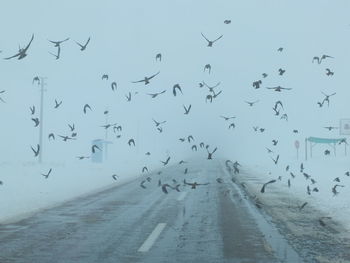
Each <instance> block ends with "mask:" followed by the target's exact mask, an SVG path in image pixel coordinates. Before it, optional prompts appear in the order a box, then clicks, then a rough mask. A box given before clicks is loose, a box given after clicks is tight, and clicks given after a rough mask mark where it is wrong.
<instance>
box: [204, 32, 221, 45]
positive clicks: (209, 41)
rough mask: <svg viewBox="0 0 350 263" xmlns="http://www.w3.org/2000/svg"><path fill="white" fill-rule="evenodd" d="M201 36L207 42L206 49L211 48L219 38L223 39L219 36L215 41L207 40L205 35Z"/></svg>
mask: <svg viewBox="0 0 350 263" xmlns="http://www.w3.org/2000/svg"><path fill="white" fill-rule="evenodd" d="M201 35H202V36H203V37H204V39H205V40H206V41H207V42H208V47H212V46H213V44H214V43H215V42H216V41H218V40H219V39H220V38H222V37H223V35H221V36H219V37H218V38H217V39H215V40H212V41H211V40H209V39H208V38H207V37H206V36H205V35H203V33H201Z"/></svg>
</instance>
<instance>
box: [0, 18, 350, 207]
mask: <svg viewBox="0 0 350 263" xmlns="http://www.w3.org/2000/svg"><path fill="white" fill-rule="evenodd" d="M230 23H231V21H230V20H225V21H224V24H225V25H229V24H230ZM200 35H201V36H202V38H203V40H204V41H205V43H206V45H207V47H208V48H215V47H216V45H218V41H224V40H225V39H224V36H223V35H219V36H217V37H216V38H214V39H213V40H210V39H209V38H208V37H207V36H206V35H205V34H203V33H202V32H201V33H200ZM69 40H70V38H65V39H63V40H60V41H53V40H48V41H49V42H50V43H51V44H53V47H54V48H55V49H56V50H55V53H53V52H49V54H51V55H52V56H53V57H54V58H55V59H56V60H59V59H60V58H61V51H62V46H63V44H64V43H65V42H67V41H69ZM90 40H91V38H90V37H88V39H87V40H86V41H85V42H84V43H83V44H82V43H79V42H77V41H75V42H76V44H77V46H78V47H79V48H80V50H81V51H85V50H86V49H87V48H88V45H89V43H90ZM33 41H34V34H33V35H32V37H31V39H30V41H29V43H28V44H27V45H26V46H25V47H24V48H21V47H19V50H18V51H17V53H15V54H14V55H11V56H8V57H5V58H4V59H5V60H10V59H15V58H17V59H18V60H22V59H24V58H26V57H27V55H28V52H29V50H30V47H31V45H32V43H33ZM276 51H277V52H279V53H281V52H283V51H284V48H283V47H279V48H278V49H277V50H276ZM329 59H334V57H332V56H329V55H325V54H323V55H321V56H314V57H313V58H312V61H311V62H312V63H315V64H317V65H321V64H323V63H326V61H327V60H329ZM155 61H156V63H164V60H163V57H162V54H161V53H158V54H156V55H155ZM325 70H326V72H325V74H326V75H327V76H329V77H332V76H333V75H334V72H333V71H332V70H331V69H330V68H326V69H325ZM203 72H204V73H205V74H212V67H211V65H210V64H206V65H204V68H203ZM277 72H278V76H281V77H283V76H284V75H285V74H288V72H287V70H286V69H284V68H279V69H278V70H277ZM159 74H161V73H160V71H157V72H155V73H154V74H152V75H150V76H144V77H142V78H135V79H136V80H131V81H130V82H131V83H133V84H135V85H138V84H143V85H150V84H151V82H152V81H154V80H155V79H156V78H157V76H158V75H159ZM268 76H269V74H267V73H262V78H261V79H258V80H255V81H253V82H252V87H253V88H254V89H255V90H257V89H261V88H263V80H264V79H266V78H267V77H268ZM101 80H102V81H108V80H109V75H108V74H103V75H102V77H101ZM40 81H41V80H40V78H39V77H38V76H36V77H34V78H33V81H32V83H33V84H38V85H40ZM198 85H199V88H205V89H206V90H207V91H208V92H207V94H206V95H205V102H206V103H213V101H214V100H215V99H217V98H218V96H219V95H220V94H222V93H223V92H224V91H223V90H217V89H218V87H219V86H220V85H221V82H217V83H216V84H214V85H209V84H207V83H206V82H204V81H200V82H199V84H198ZM110 87H111V89H112V91H117V88H118V87H117V83H116V82H115V81H113V82H111V83H110ZM264 88H265V89H267V90H271V91H274V92H279V93H280V92H289V91H292V88H289V87H282V86H280V85H276V86H272V87H264ZM166 92H167V90H166V89H164V90H162V91H160V92H156V93H146V95H148V96H150V97H151V98H152V99H154V98H156V97H158V96H161V95H163V94H165V93H166ZM135 94H137V93H135ZM135 94H132V93H131V92H129V93H128V94H126V95H125V98H126V100H127V101H131V100H132V96H133V95H135ZM172 94H173V96H174V97H176V96H181V95H183V94H184V92H183V90H182V87H181V85H180V84H175V85H173V87H172ZM4 95H5V90H2V91H0V102H2V103H6V100H5V99H4V98H3V96H4ZM322 95H323V96H324V97H323V99H321V100H320V101H318V102H317V105H318V106H319V107H323V106H324V105H325V104H327V107H329V106H330V98H331V97H332V96H335V95H336V93H335V92H333V93H331V94H326V93H324V92H322ZM259 101H260V100H254V101H245V103H247V105H248V106H249V107H254V106H255V105H256V104H257V103H259ZM271 104H272V110H273V114H274V116H278V117H279V118H280V119H281V120H284V121H288V114H287V112H285V108H284V105H283V102H282V101H281V100H278V101H275V102H273V103H271ZM61 105H62V100H58V99H55V101H54V108H55V109H58V108H59V107H61ZM182 106H183V109H184V113H183V114H184V115H190V114H191V109H192V104H189V105H184V104H183V105H182ZM315 106H316V103H315ZM90 111H93V107H91V106H90V105H89V104H84V105H83V106H82V114H88V112H90ZM104 114H108V111H105V112H104ZM30 115H31V120H32V121H33V125H34V127H39V126H40V122H41V120H40V119H39V118H38V117H36V116H35V115H36V107H35V105H33V106H31V107H30ZM218 117H219V118H222V119H223V120H224V121H225V122H228V126H227V127H228V129H235V128H236V124H235V122H234V120H235V118H236V116H225V115H221V116H218ZM152 120H153V122H154V125H155V127H156V130H157V131H158V132H159V133H162V132H163V125H164V124H166V123H167V120H156V119H154V118H153V119H152ZM68 128H69V130H68V131H69V134H65V135H61V134H54V133H50V134H48V140H55V139H56V137H57V136H58V137H60V138H61V139H62V140H63V141H64V142H67V141H69V140H77V138H78V133H77V131H76V129H75V125H74V123H72V124H68ZM101 128H104V129H106V130H109V129H111V130H112V131H113V133H114V134H115V136H116V138H120V136H121V134H120V133H121V132H122V130H123V128H122V126H121V125H118V124H117V123H109V124H106V125H102V126H101ZM324 128H326V129H328V130H329V131H331V130H333V129H338V128H339V127H333V126H328V127H324ZM253 129H254V131H255V132H260V133H263V132H265V130H266V128H264V127H258V126H253ZM293 132H294V133H298V130H297V129H294V130H293ZM179 141H180V143H188V144H189V146H190V147H189V149H191V150H192V151H199V150H202V151H204V152H206V159H207V160H212V159H213V158H214V153H216V151H217V150H218V148H217V147H211V146H210V145H208V144H206V143H204V142H200V143H198V144H195V143H194V136H193V135H188V136H187V137H181V138H179ZM271 142H272V145H271V146H272V147H276V146H277V145H278V143H279V140H278V139H273V140H272V141H271ZM341 143H347V142H346V141H343V142H341ZM127 144H128V146H130V147H135V145H136V141H135V139H134V138H129V139H128V141H127ZM269 147H270V146H267V147H266V149H267V151H268V152H267V154H268V157H269V158H271V160H272V162H273V163H274V164H275V165H280V162H279V160H280V154H275V151H274V150H272V149H270V148H269ZM31 150H32V152H33V154H34V157H35V158H37V157H38V156H39V154H40V145H39V144H37V145H36V146H35V147H34V146H31ZM97 151H101V149H100V147H99V146H98V145H92V146H91V151H90V153H87V154H84V155H79V156H76V158H77V159H78V160H84V159H89V158H91V156H92V155H93V154H96V152H97ZM329 153H330V151H329V150H327V151H326V152H325V155H329ZM145 155H147V156H150V155H151V153H150V152H149V151H147V152H146V153H145ZM171 160H172V157H170V156H167V158H166V159H165V160H164V161H163V160H162V161H160V162H161V163H162V164H163V166H166V165H169V164H170V161H171ZM185 163H186V162H185V161H183V160H181V161H180V162H179V164H185ZM238 166H239V164H238V163H237V162H235V163H234V171H235V173H237V172H239V169H238ZM286 171H287V172H289V178H288V179H287V184H288V187H291V185H292V180H293V179H294V178H295V176H296V173H295V172H292V171H289V165H287V166H286ZM51 173H52V168H50V169H49V171H47V172H46V173H42V176H43V177H45V178H46V179H48V178H49V176H50V175H51ZM142 173H149V171H148V168H147V166H144V167H143V168H142ZM187 173H188V168H185V169H184V174H187ZM300 173H301V175H302V176H304V177H305V180H306V182H307V184H306V187H305V190H306V192H307V194H308V195H311V194H312V193H315V192H319V189H318V188H317V186H316V184H317V182H316V180H315V179H314V178H312V176H311V175H309V174H308V173H306V172H305V168H304V165H303V163H302V164H301V165H300ZM345 175H346V176H349V175H350V174H349V171H347V172H345ZM118 177H119V176H118V175H116V174H113V175H112V178H113V179H114V180H117V179H118ZM151 180H152V179H151V177H147V178H146V179H145V180H143V181H142V182H141V184H140V187H141V188H144V189H145V188H147V186H146V185H147V182H151ZM341 180H343V179H340V178H339V177H336V178H335V179H334V182H335V184H334V185H333V186H332V187H331V189H330V190H331V191H332V193H333V195H334V196H335V195H338V194H339V189H340V188H342V187H344V185H343V184H340V182H341ZM216 181H217V182H218V183H222V179H221V178H217V180H216ZM278 181H282V176H279V177H278V178H276V179H273V180H269V181H268V182H266V183H265V184H263V186H262V188H261V193H265V192H266V191H267V188H268V185H270V184H273V183H276V182H278ZM0 182H1V181H0ZM2 183H3V182H1V184H2ZM207 184H208V182H205V183H198V182H187V181H186V180H184V181H183V185H184V186H188V185H189V186H191V188H192V189H196V187H197V186H200V185H207ZM158 185H159V186H161V189H162V191H163V192H164V193H165V194H167V193H168V191H169V189H172V190H175V191H180V188H179V187H180V185H181V184H180V183H178V182H177V181H176V180H175V179H173V182H172V183H162V182H161V181H160V180H159V182H158ZM305 205H306V204H303V205H302V206H301V207H300V209H303V207H304V206H305Z"/></svg>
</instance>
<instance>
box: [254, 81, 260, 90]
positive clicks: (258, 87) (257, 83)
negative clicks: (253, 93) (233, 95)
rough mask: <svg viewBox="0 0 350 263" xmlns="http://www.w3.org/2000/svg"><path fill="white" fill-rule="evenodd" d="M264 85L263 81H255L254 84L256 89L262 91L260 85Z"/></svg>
mask: <svg viewBox="0 0 350 263" xmlns="http://www.w3.org/2000/svg"><path fill="white" fill-rule="evenodd" d="M261 84H262V81H261V80H257V81H254V82H253V87H254V88H255V89H260V85H261Z"/></svg>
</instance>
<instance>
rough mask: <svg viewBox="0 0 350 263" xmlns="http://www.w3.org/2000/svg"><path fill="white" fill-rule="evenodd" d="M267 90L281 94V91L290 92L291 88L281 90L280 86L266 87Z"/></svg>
mask: <svg viewBox="0 0 350 263" xmlns="http://www.w3.org/2000/svg"><path fill="white" fill-rule="evenodd" d="M266 88H267V89H273V90H274V91H277V92H281V91H282V90H291V89H292V88H283V87H281V86H277V87H266Z"/></svg>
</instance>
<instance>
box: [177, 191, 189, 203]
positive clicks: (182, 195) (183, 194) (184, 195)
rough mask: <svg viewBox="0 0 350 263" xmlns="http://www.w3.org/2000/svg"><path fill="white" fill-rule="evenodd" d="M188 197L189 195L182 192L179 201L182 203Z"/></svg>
mask: <svg viewBox="0 0 350 263" xmlns="http://www.w3.org/2000/svg"><path fill="white" fill-rule="evenodd" d="M186 195H187V192H182V193H181V194H180V196H179V197H178V198H177V201H182V200H184V199H185V197H186Z"/></svg>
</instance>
